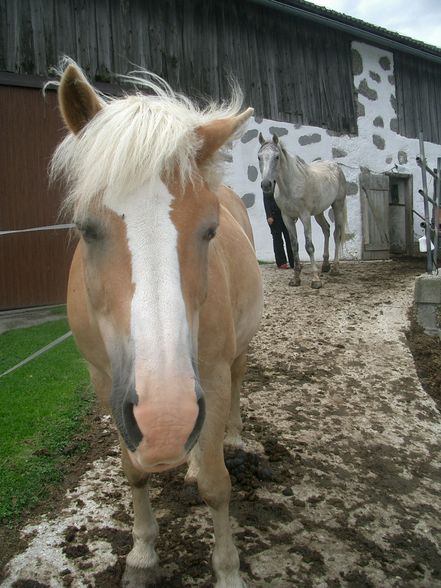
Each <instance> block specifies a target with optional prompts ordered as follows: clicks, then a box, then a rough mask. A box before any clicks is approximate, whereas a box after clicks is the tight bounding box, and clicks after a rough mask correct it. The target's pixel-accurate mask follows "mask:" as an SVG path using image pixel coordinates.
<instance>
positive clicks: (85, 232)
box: [77, 222, 99, 243]
mask: <svg viewBox="0 0 441 588" xmlns="http://www.w3.org/2000/svg"><path fill="white" fill-rule="evenodd" d="M77 228H78V230H79V231H80V233H81V235H82V236H83V239H84V240H85V241H87V243H91V242H93V241H96V240H97V239H98V237H99V231H98V226H97V225H95V224H94V223H90V222H85V223H79V224H77Z"/></svg>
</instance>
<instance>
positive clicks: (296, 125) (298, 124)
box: [294, 123, 303, 129]
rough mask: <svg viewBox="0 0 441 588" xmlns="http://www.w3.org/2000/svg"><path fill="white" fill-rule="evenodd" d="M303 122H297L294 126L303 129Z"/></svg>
mask: <svg viewBox="0 0 441 588" xmlns="http://www.w3.org/2000/svg"><path fill="white" fill-rule="evenodd" d="M302 126H303V125H302V123H295V125H294V128H295V129H301V128H302Z"/></svg>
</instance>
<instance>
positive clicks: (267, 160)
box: [257, 133, 281, 194]
mask: <svg viewBox="0 0 441 588" xmlns="http://www.w3.org/2000/svg"><path fill="white" fill-rule="evenodd" d="M259 143H260V149H259V153H258V155H257V157H258V159H259V168H260V175H261V176H262V182H261V184H260V186H261V188H262V190H263V192H264V193H265V194H273V193H274V188H275V185H276V181H277V178H278V176H279V169H280V157H281V149H280V143H279V137H278V136H277V135H273V138H272V140H271V141H265V139H264V138H263V135H262V133H259Z"/></svg>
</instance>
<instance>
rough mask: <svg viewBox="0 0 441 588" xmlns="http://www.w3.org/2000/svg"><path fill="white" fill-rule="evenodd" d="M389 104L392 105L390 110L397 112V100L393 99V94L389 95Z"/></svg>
mask: <svg viewBox="0 0 441 588" xmlns="http://www.w3.org/2000/svg"><path fill="white" fill-rule="evenodd" d="M390 103H391V104H392V108H393V109H394V112H395V113H396V112H397V99H396V98H395V95H394V94H391V95H390Z"/></svg>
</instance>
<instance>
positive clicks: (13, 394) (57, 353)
mask: <svg viewBox="0 0 441 588" xmlns="http://www.w3.org/2000/svg"><path fill="white" fill-rule="evenodd" d="M68 330H69V326H68V324H67V321H66V320H56V321H51V322H48V323H45V324H43V325H38V326H34V327H30V328H27V329H16V330H14V331H8V332H6V333H3V334H2V335H0V373H3V372H4V371H6V370H7V369H8V368H10V367H12V366H14V365H15V364H17V363H18V362H19V361H21V360H23V359H24V358H25V357H27V356H28V355H30V354H31V353H33V352H34V351H37V350H38V349H40V348H41V347H43V346H44V345H47V344H48V343H50V342H51V341H53V340H54V339H56V338H57V337H59V336H61V335H63V334H64V333H66V332H67V331H68ZM88 381H89V378H88V374H87V369H86V366H85V364H84V362H83V360H82V359H81V358H80V355H79V353H78V351H77V349H76V347H75V344H74V341H73V339H72V338H69V339H68V340H66V341H63V343H61V344H60V345H59V346H57V347H55V348H53V349H51V350H49V351H48V352H47V353H45V354H43V355H41V356H40V357H38V358H37V359H35V360H33V361H31V362H30V363H28V364H26V365H25V366H23V367H21V368H19V369H18V370H17V371H15V372H13V373H11V374H8V375H7V376H4V377H3V378H0V521H5V522H12V521H14V520H15V519H17V517H18V516H19V515H20V514H21V513H22V512H23V511H24V510H25V509H28V508H29V507H32V506H34V505H35V504H37V503H38V502H39V501H40V500H41V499H42V498H43V497H44V496H45V495H46V494H47V491H48V488H49V487H50V486H51V485H53V484H55V483H57V482H59V481H60V480H61V479H62V478H63V471H64V467H65V463H66V459H67V457H66V455H67V454H70V453H72V452H78V451H85V450H86V449H87V447H86V443H85V442H84V441H81V440H80V439H81V436H80V435H79V434H80V433H81V432H84V430H85V428H86V426H87V425H86V416H87V414H88V413H90V411H91V408H92V404H93V397H92V393H91V392H90V390H89V387H88Z"/></svg>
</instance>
